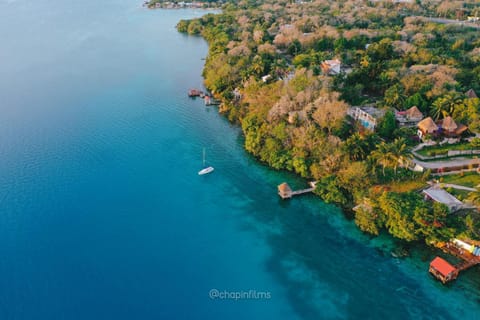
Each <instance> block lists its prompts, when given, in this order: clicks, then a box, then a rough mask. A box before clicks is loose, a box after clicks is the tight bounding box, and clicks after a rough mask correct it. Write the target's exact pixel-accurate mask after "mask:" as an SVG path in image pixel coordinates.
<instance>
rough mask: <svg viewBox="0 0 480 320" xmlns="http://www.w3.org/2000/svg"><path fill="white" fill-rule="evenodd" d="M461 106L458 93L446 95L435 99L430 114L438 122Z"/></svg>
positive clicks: (460, 97)
mask: <svg viewBox="0 0 480 320" xmlns="http://www.w3.org/2000/svg"><path fill="white" fill-rule="evenodd" d="M462 104H463V99H462V96H461V95H460V94H458V93H454V94H450V93H449V94H446V95H444V96H443V97H440V98H438V99H436V100H435V101H434V102H433V103H432V109H431V111H430V114H431V115H432V117H433V119H435V120H438V119H440V118H446V117H448V116H449V115H451V114H453V112H454V111H455V109H457V108H458V107H459V106H460V105H462Z"/></svg>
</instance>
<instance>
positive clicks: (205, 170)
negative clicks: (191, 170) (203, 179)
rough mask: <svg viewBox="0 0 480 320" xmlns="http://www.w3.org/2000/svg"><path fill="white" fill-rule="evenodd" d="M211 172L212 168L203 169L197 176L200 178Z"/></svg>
mask: <svg viewBox="0 0 480 320" xmlns="http://www.w3.org/2000/svg"><path fill="white" fill-rule="evenodd" d="M213 170H214V169H213V167H206V168H204V169H202V170H200V171H198V175H200V176H201V175H204V174H207V173H210V172H212V171H213Z"/></svg>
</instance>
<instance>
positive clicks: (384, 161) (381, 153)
mask: <svg viewBox="0 0 480 320" xmlns="http://www.w3.org/2000/svg"><path fill="white" fill-rule="evenodd" d="M390 149H391V148H390V145H389V144H387V143H385V142H384V141H382V142H381V143H380V144H379V145H377V149H376V150H374V151H372V157H373V158H374V159H375V161H376V162H377V164H378V165H381V166H382V172H383V176H385V168H386V167H388V166H391V165H392V164H393V162H394V158H393V154H392V151H391V150H390Z"/></svg>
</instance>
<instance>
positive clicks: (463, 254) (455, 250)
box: [430, 242, 480, 283]
mask: <svg viewBox="0 0 480 320" xmlns="http://www.w3.org/2000/svg"><path fill="white" fill-rule="evenodd" d="M440 249H441V250H442V251H443V252H445V253H447V254H449V255H452V256H454V257H457V258H458V259H460V260H462V261H460V262H459V263H457V264H455V265H452V266H451V268H452V270H451V274H449V275H445V274H442V273H441V272H438V270H432V265H430V272H431V273H432V274H433V275H434V276H435V277H436V278H438V279H439V280H440V281H442V282H443V283H446V282H449V281H452V280H455V279H456V278H457V276H458V274H459V273H460V272H461V271H464V270H467V269H469V268H471V267H473V266H476V265H479V264H480V256H475V255H473V254H472V253H470V252H469V251H467V250H465V249H463V248H459V247H458V246H457V245H455V243H453V242H448V243H446V244H445V245H444V246H442V247H440ZM437 259H439V258H438V257H437V258H435V260H437ZM434 269H435V268H434Z"/></svg>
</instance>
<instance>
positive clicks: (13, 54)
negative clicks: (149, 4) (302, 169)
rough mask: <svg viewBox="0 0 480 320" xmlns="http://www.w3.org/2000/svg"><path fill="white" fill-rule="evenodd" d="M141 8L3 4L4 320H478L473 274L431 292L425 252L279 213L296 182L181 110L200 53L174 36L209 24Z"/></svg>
mask: <svg viewBox="0 0 480 320" xmlns="http://www.w3.org/2000/svg"><path fill="white" fill-rule="evenodd" d="M141 2H142V1H133V0H117V1H115V0H106V1H101V2H99V1H93V0H85V1H73V2H70V1H68V2H66V1H60V0H36V1H33V0H7V1H6V0H0V39H1V43H0V319H247V318H250V319H262V318H264V319H386V318H388V319H456V318H459V317H462V319H478V317H479V316H478V314H479V312H480V306H479V304H480V302H479V292H480V281H479V270H478V269H472V270H470V271H468V272H467V273H465V274H462V275H461V277H460V279H459V280H458V281H457V282H455V283H453V284H452V285H450V286H448V287H445V286H442V285H440V284H439V283H438V282H436V281H434V280H433V279H432V278H431V277H429V275H428V274H427V267H428V262H429V260H430V259H431V258H432V257H433V255H434V254H435V253H434V252H432V251H429V250H416V251H413V256H412V257H411V258H408V259H404V260H397V259H393V258H392V257H391V256H390V254H389V253H388V252H389V250H390V249H389V248H391V247H392V246H393V245H394V243H393V242H392V241H391V240H390V239H389V238H388V237H387V238H379V239H373V240H372V239H370V238H368V237H366V236H364V235H362V234H361V233H360V232H359V231H358V230H357V229H356V228H355V226H354V225H353V223H352V222H351V221H348V220H346V219H345V218H344V216H343V215H342V213H341V212H340V211H339V210H338V209H336V208H334V207H332V206H327V205H325V204H323V203H322V202H321V201H319V200H318V199H317V198H315V197H313V196H305V197H302V198H296V199H294V200H292V201H286V202H285V201H280V200H279V199H278V197H277V196H276V185H277V184H279V183H281V182H283V181H289V182H290V183H292V184H293V185H296V186H303V183H304V182H302V181H299V180H297V179H295V178H294V177H292V176H290V175H287V174H282V173H278V172H274V171H271V170H269V169H268V168H265V167H264V166H262V165H260V164H258V163H256V162H255V161H254V160H253V159H252V158H250V157H249V156H248V155H247V154H246V153H245V152H244V151H243V149H242V140H241V135H240V132H239V130H238V128H236V127H235V126H232V125H230V124H229V123H228V122H227V121H226V120H225V119H223V118H222V117H221V116H220V115H218V113H217V111H216V109H214V108H205V107H204V106H203V105H202V103H201V101H199V100H191V99H189V98H188V97H187V96H186V92H187V90H188V89H189V88H190V87H198V86H200V85H201V82H202V79H201V69H202V65H203V61H202V60H201V58H203V57H205V55H206V53H207V45H206V43H205V42H204V41H203V40H202V39H201V38H197V37H187V36H184V35H181V34H179V33H177V32H176V30H175V28H174V26H175V24H176V23H177V21H178V20H180V19H182V18H191V17H197V16H200V15H202V14H203V13H204V12H202V11H193V10H171V11H162V10H157V11H150V10H146V9H144V8H142V7H141ZM203 148H206V150H207V160H208V161H209V163H210V164H212V165H213V166H215V172H214V173H212V174H211V175H208V176H203V177H199V176H198V175H197V171H198V170H199V169H200V168H201V166H202V149H203ZM212 289H218V290H219V291H220V292H223V291H232V292H235V291H249V290H256V291H257V292H260V291H264V292H268V293H269V294H270V299H257V300H255V299H250V300H249V299H243V300H237V301H235V300H232V299H230V300H226V299H211V298H209V291H210V290H212Z"/></svg>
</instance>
